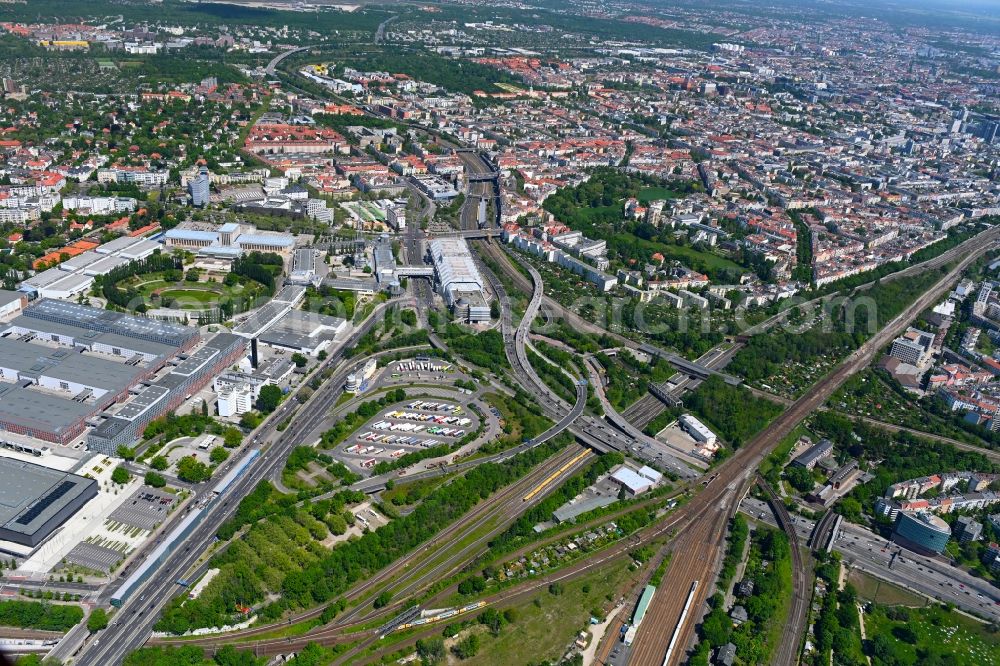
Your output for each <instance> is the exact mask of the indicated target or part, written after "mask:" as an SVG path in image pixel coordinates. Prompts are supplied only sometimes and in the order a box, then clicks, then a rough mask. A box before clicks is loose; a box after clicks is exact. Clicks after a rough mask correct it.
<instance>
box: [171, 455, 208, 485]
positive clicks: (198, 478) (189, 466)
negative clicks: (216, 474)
mask: <svg viewBox="0 0 1000 666" xmlns="http://www.w3.org/2000/svg"><path fill="white" fill-rule="evenodd" d="M211 476H212V470H210V469H209V468H208V465H206V464H205V463H203V462H201V461H199V460H198V459H197V458H195V457H194V456H186V457H184V458H181V459H180V460H179V461H177V478H178V479H180V480H181V481H187V482H188V483H201V482H202V481H207V480H208V479H209V478H210V477H211Z"/></svg>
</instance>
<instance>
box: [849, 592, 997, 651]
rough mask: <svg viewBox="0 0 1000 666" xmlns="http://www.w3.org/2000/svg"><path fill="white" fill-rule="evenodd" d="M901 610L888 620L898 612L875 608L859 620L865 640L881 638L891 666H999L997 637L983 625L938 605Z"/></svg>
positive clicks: (882, 607) (896, 610) (879, 607)
mask: <svg viewBox="0 0 1000 666" xmlns="http://www.w3.org/2000/svg"><path fill="white" fill-rule="evenodd" d="M903 610H904V612H905V613H906V616H905V617H897V619H890V617H889V615H890V614H892V613H893V612H894V611H895V612H899V609H889V608H886V607H884V606H876V607H875V608H874V609H873V610H872V612H871V613H866V614H865V615H864V616H863V618H862V619H863V621H864V623H865V630H866V633H867V635H868V636H869V638H871V637H875V636H880V637H883V638H880V641H881V642H883V644H884V645H885V647H886V648H887V649H888V650H889V651H891V655H892V661H891V663H893V664H903V665H907V666H908V665H910V664H913V665H914V666H916V665H917V664H923V663H931V662H933V663H940V664H949V665H950V666H981V665H983V664H1000V636H998V635H997V634H991V633H990V632H989V630H988V629H987V626H986V625H985V624H983V623H981V622H978V621H976V620H974V619H972V618H969V617H966V616H965V615H962V614H960V613H957V612H955V611H951V610H947V609H945V608H943V607H941V606H938V605H934V606H928V607H926V608H911V609H903ZM883 663H884V662H883Z"/></svg>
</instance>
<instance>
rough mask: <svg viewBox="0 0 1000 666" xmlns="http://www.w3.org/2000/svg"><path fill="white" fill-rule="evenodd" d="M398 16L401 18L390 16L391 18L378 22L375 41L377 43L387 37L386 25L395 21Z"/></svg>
mask: <svg viewBox="0 0 1000 666" xmlns="http://www.w3.org/2000/svg"><path fill="white" fill-rule="evenodd" d="M398 18H399V16H390V17H389V18H387V19H386V20H384V21H382V22H381V23H379V24H378V29H377V30H375V43H376V44H380V43H382V40H384V39H385V29H386V27H387V26H388V25H389V24H390V23H392V22H393V21H395V20H396V19H398Z"/></svg>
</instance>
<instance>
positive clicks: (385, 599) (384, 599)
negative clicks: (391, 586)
mask: <svg viewBox="0 0 1000 666" xmlns="http://www.w3.org/2000/svg"><path fill="white" fill-rule="evenodd" d="M390 601H392V592H390V591H389V590H385V591H383V592H381V593H380V594H379V595H378V596H377V597H375V602H374V603H373V604H372V605H373V606H374V607H375V608H385V607H386V606H388V605H389V602H390Z"/></svg>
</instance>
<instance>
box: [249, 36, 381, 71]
mask: <svg viewBox="0 0 1000 666" xmlns="http://www.w3.org/2000/svg"><path fill="white" fill-rule="evenodd" d="M380 27H381V26H380ZM308 50H309V47H307V46H300V47H299V48H297V49H289V50H287V51H282V52H281V53H279V54H278V55H276V56H274V57H273V58H271V62H269V63H267V67H265V68H264V71H265V72H266V73H267V74H268V75H273V74H274V70H275V69H277V67H278V65H280V64H281V61H282V60H284V59H285V58H287V57H288V56H290V55H293V54H295V53H301V52H302V51H308Z"/></svg>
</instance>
